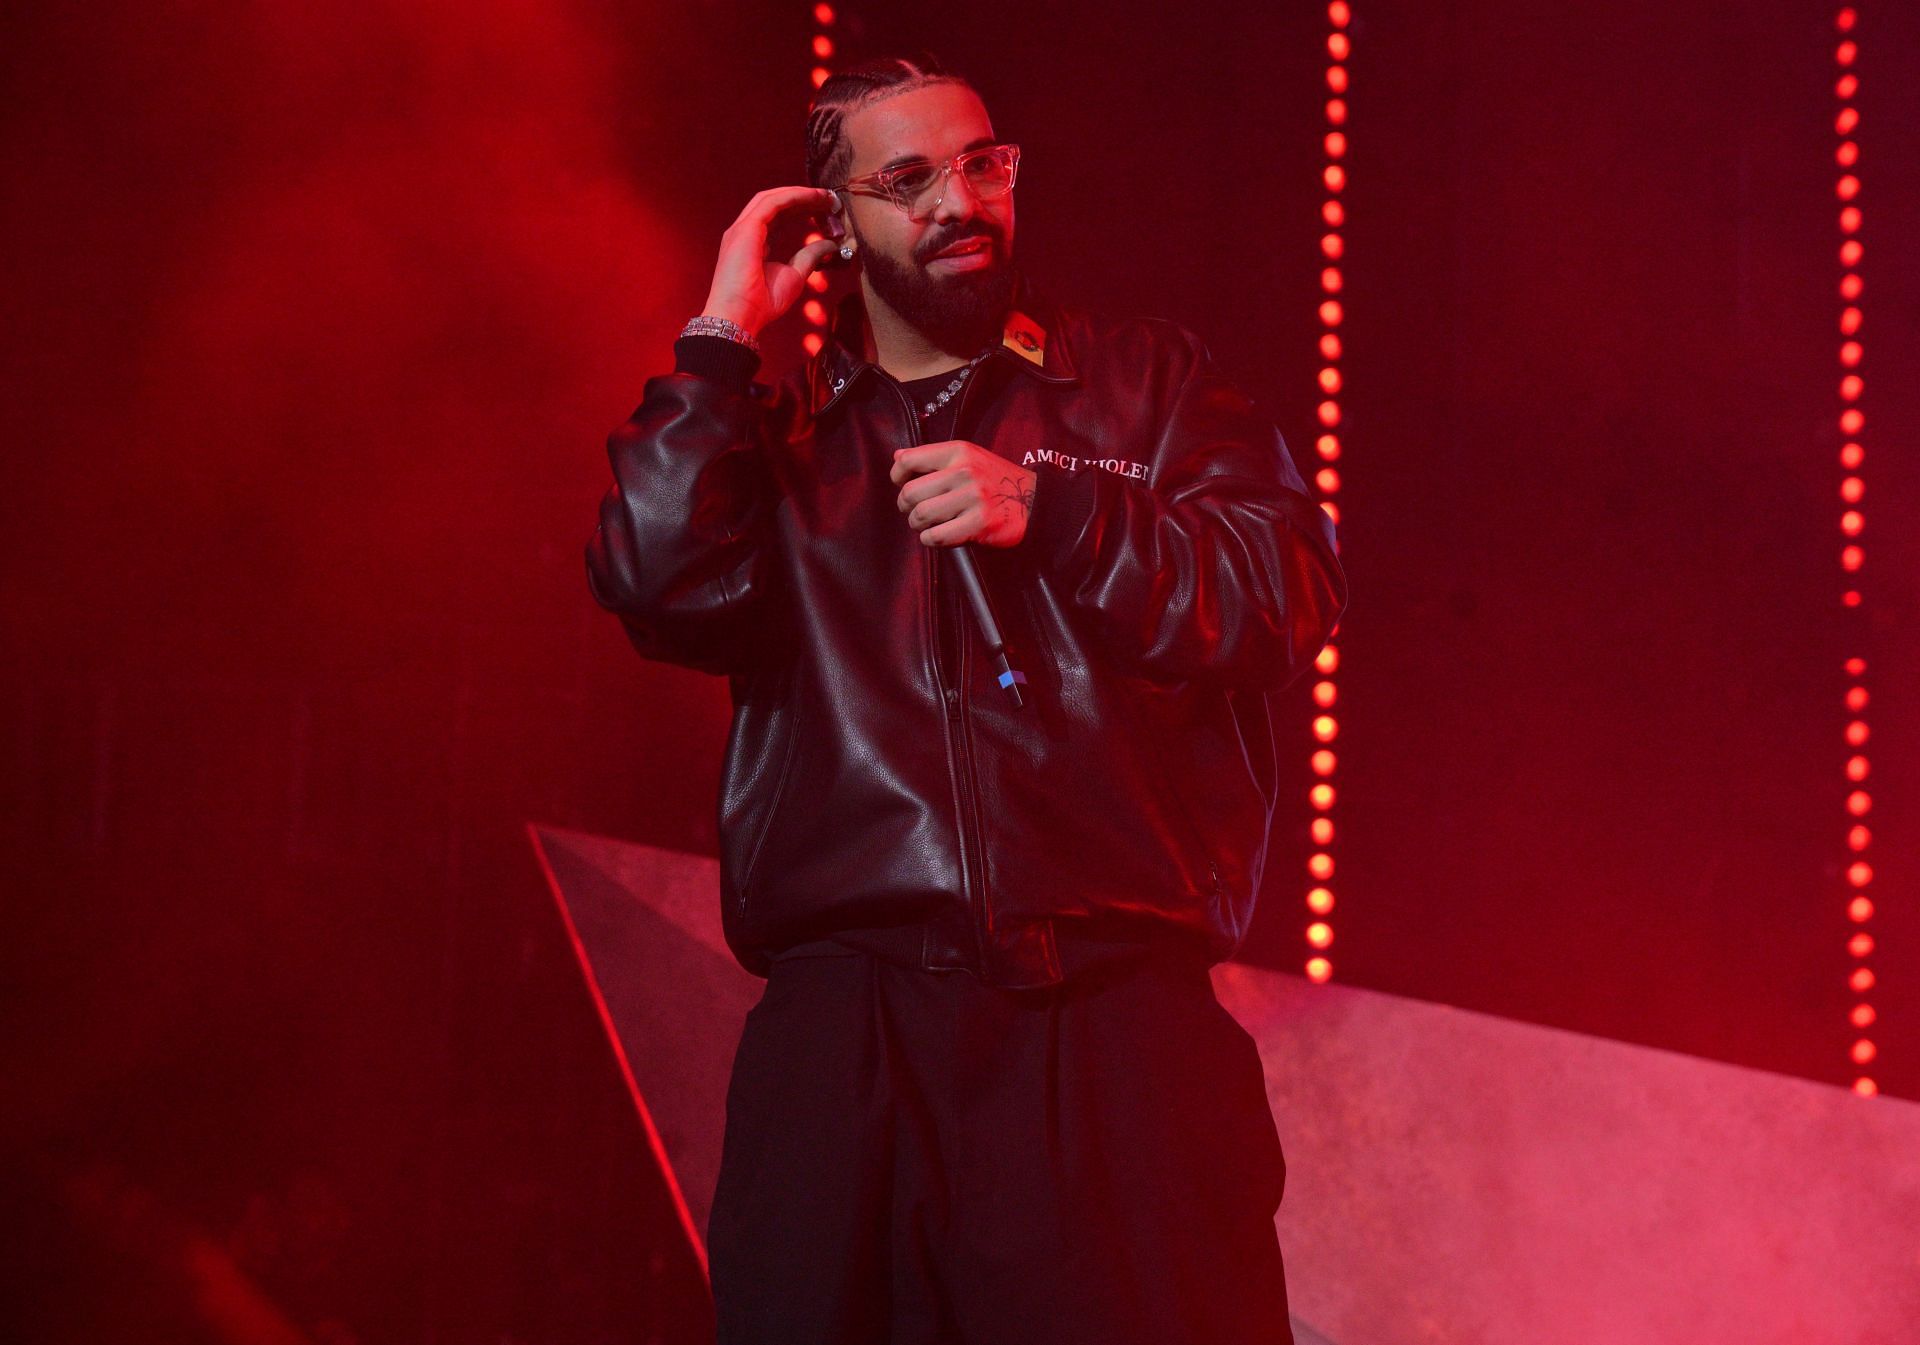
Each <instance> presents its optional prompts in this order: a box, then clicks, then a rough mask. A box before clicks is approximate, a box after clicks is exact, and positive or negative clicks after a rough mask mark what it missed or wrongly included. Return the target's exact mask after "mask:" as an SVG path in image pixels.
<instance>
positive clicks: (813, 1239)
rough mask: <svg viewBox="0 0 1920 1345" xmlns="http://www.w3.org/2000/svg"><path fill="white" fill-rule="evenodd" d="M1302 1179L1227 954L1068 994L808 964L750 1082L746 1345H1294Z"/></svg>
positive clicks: (731, 1318) (722, 1288)
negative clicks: (1290, 1175)
mask: <svg viewBox="0 0 1920 1345" xmlns="http://www.w3.org/2000/svg"><path fill="white" fill-rule="evenodd" d="M1285 1180H1286V1164H1285V1160H1284V1158H1283V1157H1282V1154H1281V1148H1280V1140H1279V1136H1278V1133H1277V1132H1276V1130H1275V1128H1274V1123H1273V1114H1272V1112H1271V1111H1270V1110H1269V1108H1268V1105H1267V1096H1266V1085H1265V1078H1264V1074H1263V1071H1262V1068H1261V1063H1260V1057H1259V1054H1258V1052H1257V1050H1256V1048H1255V1045H1254V1042H1253V1038H1252V1037H1251V1036H1249V1035H1248V1034H1247V1032H1246V1031H1245V1030H1244V1029H1243V1028H1241V1027H1240V1025H1239V1024H1238V1023H1237V1022H1235V1021H1234V1019H1233V1018H1232V1016H1231V1015H1229V1014H1228V1013H1227V1011H1226V1010H1225V1009H1224V1008H1222V1007H1221V1005H1220V1003H1219V1001H1218V1000H1217V999H1215V997H1214V994H1213V985H1212V982H1211V980H1210V979H1209V977H1208V975H1207V969H1206V964H1205V962H1204V961H1203V960H1201V959H1198V958H1194V957H1187V956H1181V957H1167V956H1162V955H1156V956H1154V957H1151V958H1148V959H1146V960H1143V961H1140V962H1136V963H1128V964H1122V965H1119V966H1107V967H1100V968H1096V969H1094V970H1092V971H1090V972H1087V973H1086V974H1084V975H1083V976H1081V977H1077V978H1074V979H1071V980H1069V981H1067V982H1065V983H1064V984H1061V985H1057V986H1051V987H1048V988H1046V989H1041V990H1004V989H996V988H993V987H989V986H985V985H983V984H981V982H979V981H978V980H976V979H975V978H974V977H973V976H972V975H970V974H968V973H965V972H945V973H943V972H929V971H923V970H919V969H917V968H911V967H905V966H899V965H895V964H893V963H890V962H886V961H883V960H881V959H878V958H875V957H873V956H871V955H868V954H865V953H851V952H850V953H848V954H846V955H843V956H809V957H795V958H788V959H783V960H780V961H777V962H775V963H774V965H773V970H772V973H771V975H770V977H769V979H768V982H767V986H766V990H765V992H764V993H763V995H762V997H761V999H760V1001H759V1002H758V1003H757V1004H756V1005H755V1006H754V1007H753V1008H752V1009H751V1010H750V1011H749V1012H748V1015H747V1021H746V1027H745V1030H744V1031H743V1033H742V1034H741V1039H740V1046H739V1050H738V1052H737V1053H736V1055H735V1057H734V1064H733V1075H732V1082H731V1085H730V1088H729V1091H728V1096H727V1123H726V1136H725V1141H724V1148H723V1153H722V1158H721V1169H720V1179H719V1186H718V1189H717V1191H716V1193H715V1199H714V1205H713V1211H712V1215H711V1218H710V1220H709V1225H708V1250H709V1254H710V1265H711V1270H712V1276H713V1292H714V1300H715V1308H716V1311H717V1318H718V1323H719V1329H718V1339H719V1345H774V1343H775V1342H779V1345H869V1343H872V1345H879V1343H881V1342H890V1343H891V1345H932V1342H942V1343H943V1345H945V1343H947V1342H953V1343H955V1345H958V1343H961V1342H964V1343H965V1345H1027V1342H1032V1343H1033V1345H1040V1343H1041V1342H1045V1345H1078V1343H1080V1342H1085V1345H1129V1342H1136V1341H1137V1342H1141V1343H1142V1345H1146V1343H1147V1342H1151V1345H1229V1343H1230V1342H1231V1345H1256V1343H1258V1345H1293V1333H1292V1330H1291V1328H1290V1327H1289V1324H1288V1319H1287V1291H1286V1276H1285V1272H1284V1269H1283V1267H1282V1263H1281V1254H1280V1246H1279V1242H1278V1239H1277V1237H1276V1235H1275V1231H1274V1224H1273V1219H1274V1213H1275V1211H1276V1210H1277V1209H1278V1207H1279V1204H1280V1197H1281V1191H1282V1188H1283V1186H1284V1184H1285Z"/></svg>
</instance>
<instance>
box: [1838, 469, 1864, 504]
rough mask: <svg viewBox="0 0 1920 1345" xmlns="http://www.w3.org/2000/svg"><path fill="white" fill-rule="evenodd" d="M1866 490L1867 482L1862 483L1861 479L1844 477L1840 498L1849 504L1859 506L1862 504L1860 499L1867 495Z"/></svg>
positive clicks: (1841, 483)
mask: <svg viewBox="0 0 1920 1345" xmlns="http://www.w3.org/2000/svg"><path fill="white" fill-rule="evenodd" d="M1866 489H1867V484H1866V482H1864V481H1862V480H1861V479H1860V478H1859V477H1857V476H1849V477H1844V478H1842V479H1841V482H1840V498H1841V499H1843V500H1845V501H1846V502H1847V503H1848V504H1858V503H1860V497H1861V496H1862V495H1863V494H1865V493H1866Z"/></svg>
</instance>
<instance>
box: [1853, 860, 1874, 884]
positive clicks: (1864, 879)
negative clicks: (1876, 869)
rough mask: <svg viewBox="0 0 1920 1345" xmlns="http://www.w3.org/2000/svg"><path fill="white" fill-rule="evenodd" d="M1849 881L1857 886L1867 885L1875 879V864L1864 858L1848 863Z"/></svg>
mask: <svg viewBox="0 0 1920 1345" xmlns="http://www.w3.org/2000/svg"><path fill="white" fill-rule="evenodd" d="M1847 881H1848V882H1850V883H1852V884H1853V885H1854V886H1855V887H1865V886H1866V885H1867V884H1868V883H1871V882H1872V881H1873V865H1871V864H1869V863H1867V861H1866V860H1864V859H1859V860H1855V861H1854V862H1853V863H1851V864H1849V865H1847Z"/></svg>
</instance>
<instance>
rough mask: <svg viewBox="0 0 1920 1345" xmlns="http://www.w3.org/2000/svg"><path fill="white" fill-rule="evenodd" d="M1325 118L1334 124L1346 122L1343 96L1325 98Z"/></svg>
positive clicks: (1344, 123)
mask: <svg viewBox="0 0 1920 1345" xmlns="http://www.w3.org/2000/svg"><path fill="white" fill-rule="evenodd" d="M1327 120H1328V122H1330V123H1331V124H1333V125H1335V126H1345V125H1346V124H1347V101H1346V99H1344V98H1329V99H1327Z"/></svg>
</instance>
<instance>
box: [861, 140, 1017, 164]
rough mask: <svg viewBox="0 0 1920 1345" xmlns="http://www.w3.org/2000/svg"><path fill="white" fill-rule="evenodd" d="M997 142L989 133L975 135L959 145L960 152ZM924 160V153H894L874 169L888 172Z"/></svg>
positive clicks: (982, 147)
mask: <svg viewBox="0 0 1920 1345" xmlns="http://www.w3.org/2000/svg"><path fill="white" fill-rule="evenodd" d="M999 143H1000V142H999V141H998V140H995V139H994V138H993V137H992V136H990V135H977V136H975V137H974V138H973V139H972V140H969V141H968V142H967V143H966V144H964V145H962V146H961V147H960V153H962V154H965V153H966V152H967V151H968V150H975V149H985V148H986V147H987V146H989V145H997V144H999ZM926 161H927V156H926V155H924V154H896V155H894V156H893V157H892V158H891V159H889V160H887V161H886V162H885V163H883V164H881V165H880V166H879V167H878V168H876V169H875V170H874V171H875V172H876V173H890V172H892V171H893V170H894V169H896V168H905V167H906V166H907V165H908V164H910V163H925V162H926Z"/></svg>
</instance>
